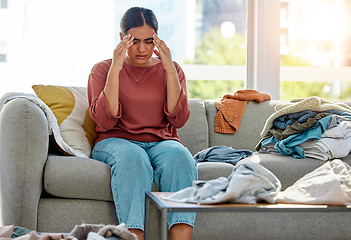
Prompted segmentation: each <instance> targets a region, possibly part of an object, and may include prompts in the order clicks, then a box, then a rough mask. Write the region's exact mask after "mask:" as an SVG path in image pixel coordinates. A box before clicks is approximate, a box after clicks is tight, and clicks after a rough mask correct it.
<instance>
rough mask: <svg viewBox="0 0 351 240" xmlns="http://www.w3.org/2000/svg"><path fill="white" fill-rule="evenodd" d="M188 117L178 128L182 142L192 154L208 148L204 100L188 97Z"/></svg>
mask: <svg viewBox="0 0 351 240" xmlns="http://www.w3.org/2000/svg"><path fill="white" fill-rule="evenodd" d="M189 105H190V118H189V120H188V122H187V123H186V124H185V125H184V127H182V128H180V129H178V135H179V138H180V140H181V141H182V143H184V144H185V146H187V148H188V149H189V150H190V152H191V153H192V154H193V155H194V154H196V153H197V152H199V151H201V150H203V149H206V148H208V127H207V126H208V123H207V119H206V111H205V105H204V102H203V101H202V100H200V99H189Z"/></svg>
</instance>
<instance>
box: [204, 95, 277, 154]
mask: <svg viewBox="0 0 351 240" xmlns="http://www.w3.org/2000/svg"><path fill="white" fill-rule="evenodd" d="M278 102H279V101H265V102H261V103H256V102H252V101H249V102H248V103H247V104H246V107H245V111H244V114H243V116H242V119H241V122H240V125H239V127H238V130H237V132H236V133H234V134H224V133H216V132H215V130H214V128H215V117H216V115H217V112H218V110H217V108H216V106H215V100H206V101H205V107H206V114H207V119H208V130H209V146H210V147H212V146H230V147H233V148H234V149H236V150H243V149H249V150H252V151H254V150H255V147H256V145H257V144H258V142H259V141H260V133H261V131H262V128H263V127H264V124H265V122H266V119H267V118H268V117H269V116H270V115H271V114H272V113H273V112H274V106H275V105H276V104H277V103H278Z"/></svg>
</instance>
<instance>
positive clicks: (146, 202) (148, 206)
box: [144, 197, 150, 240]
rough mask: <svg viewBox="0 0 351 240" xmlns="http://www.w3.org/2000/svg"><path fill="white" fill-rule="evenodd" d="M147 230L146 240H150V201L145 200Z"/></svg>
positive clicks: (145, 232)
mask: <svg viewBox="0 0 351 240" xmlns="http://www.w3.org/2000/svg"><path fill="white" fill-rule="evenodd" d="M144 225H145V227H144V228H145V229H144V239H145V240H149V228H150V199H149V198H148V197H146V198H145V222H144Z"/></svg>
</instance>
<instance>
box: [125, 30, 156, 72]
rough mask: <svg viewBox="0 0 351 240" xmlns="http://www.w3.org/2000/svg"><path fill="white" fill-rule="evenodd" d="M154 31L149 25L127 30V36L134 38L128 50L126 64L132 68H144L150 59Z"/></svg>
mask: <svg viewBox="0 0 351 240" xmlns="http://www.w3.org/2000/svg"><path fill="white" fill-rule="evenodd" d="M154 33H155V29H153V28H152V27H150V26H149V25H144V26H141V27H135V28H131V29H129V30H128V32H127V34H131V35H132V37H134V40H133V45H132V46H131V47H130V48H129V49H128V51H127V53H128V57H129V59H128V62H129V64H132V65H134V66H141V67H146V66H147V65H148V64H149V59H150V58H151V57H152V54H153V52H154V48H155V45H154V43H153V37H152V35H153V34H154Z"/></svg>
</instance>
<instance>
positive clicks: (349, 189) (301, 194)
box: [277, 159, 351, 205]
mask: <svg viewBox="0 0 351 240" xmlns="http://www.w3.org/2000/svg"><path fill="white" fill-rule="evenodd" d="M277 202H278V203H301V204H327V205H349V204H351V167H350V166H349V165H348V164H347V163H345V162H343V161H341V160H339V159H336V160H333V161H330V162H327V163H325V164H323V165H322V166H320V167H319V168H317V169H315V170H314V171H312V172H310V173H308V174H306V175H305V176H304V177H302V178H300V179H299V180H298V181H297V182H295V183H294V184H293V185H292V186H290V187H288V188H287V189H286V190H285V191H283V192H280V193H279V194H278V199H277Z"/></svg>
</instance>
